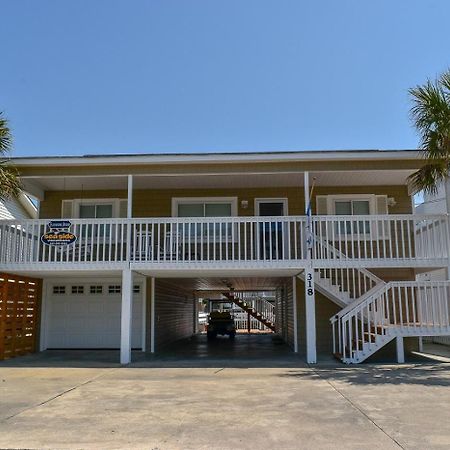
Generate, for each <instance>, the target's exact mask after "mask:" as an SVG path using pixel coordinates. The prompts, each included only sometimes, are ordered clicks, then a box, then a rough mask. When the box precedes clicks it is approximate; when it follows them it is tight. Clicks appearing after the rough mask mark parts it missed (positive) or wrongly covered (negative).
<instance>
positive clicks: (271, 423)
mask: <svg viewBox="0 0 450 450" xmlns="http://www.w3.org/2000/svg"><path fill="white" fill-rule="evenodd" d="M68 353H69V354H70V353H71V352H66V354H68ZM85 353H86V352H85ZM100 353H101V352H97V356H99V355H100ZM91 355H92V354H91ZM105 355H109V356H104V359H103V361H100V362H97V363H94V362H92V361H91V362H89V359H85V360H84V361H79V363H78V364H71V363H70V361H75V360H76V359H75V358H74V357H67V358H66V360H64V358H61V357H59V364H57V359H58V357H57V356H55V355H54V354H53V356H52V354H49V353H44V354H40V355H32V356H30V357H26V358H19V359H17V360H16V361H15V362H14V364H13V361H11V362H9V363H0V448H58V449H60V448H108V449H111V448H150V449H159V450H165V449H255V448H270V449H337V448H338V449H358V450H360V449H390V448H393V449H394V448H397V449H398V448H408V449H439V448H442V449H444V448H445V449H447V448H450V425H449V424H450V401H449V399H450V394H449V392H450V364H447V363H421V364H409V365H403V366H398V365H384V366H383V365H380V366H378V365H377V366H372V365H362V366H358V367H349V366H342V365H338V364H319V365H318V366H315V367H308V366H307V365H305V364H303V363H301V362H300V361H297V363H296V366H295V367H272V368H270V367H266V368H240V367H228V368H224V367H221V366H217V367H203V368H189V367H179V368H171V367H152V366H151V363H150V366H148V364H147V363H146V361H145V360H141V361H137V362H136V363H134V364H132V365H131V366H129V367H119V366H118V365H117V364H115V363H113V362H111V361H114V360H115V358H114V355H111V353H108V352H106V353H105ZM52 358H53V360H52ZM94 359H95V358H94ZM108 359H111V361H108ZM83 365H84V367H83Z"/></svg>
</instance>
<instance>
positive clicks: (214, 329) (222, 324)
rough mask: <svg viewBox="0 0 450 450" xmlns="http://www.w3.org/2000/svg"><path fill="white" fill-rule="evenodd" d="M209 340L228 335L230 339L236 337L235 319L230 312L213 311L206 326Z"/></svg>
mask: <svg viewBox="0 0 450 450" xmlns="http://www.w3.org/2000/svg"><path fill="white" fill-rule="evenodd" d="M206 333H207V336H208V340H211V339H215V338H216V337H217V335H219V334H220V335H221V336H225V335H228V336H229V337H230V339H234V337H235V336H236V326H235V324H234V318H233V316H232V314H231V313H230V312H229V311H212V312H211V313H210V314H209V317H208V324H207V326H206Z"/></svg>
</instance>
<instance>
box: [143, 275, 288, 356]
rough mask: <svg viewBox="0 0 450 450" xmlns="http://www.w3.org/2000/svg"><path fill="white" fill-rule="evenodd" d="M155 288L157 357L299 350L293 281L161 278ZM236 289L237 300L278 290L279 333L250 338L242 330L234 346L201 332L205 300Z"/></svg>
mask: <svg viewBox="0 0 450 450" xmlns="http://www.w3.org/2000/svg"><path fill="white" fill-rule="evenodd" d="M149 285H150V286H151V289H150V292H149V294H150V295H149V297H148V304H147V311H148V323H149V326H148V327H147V349H151V353H154V354H155V356H157V357H158V356H159V357H163V358H166V357H169V358H171V359H176V358H177V357H179V358H182V359H186V358H191V359H195V358H200V359H204V358H212V359H215V358H217V359H226V358H233V359H235V358H258V357H264V358H270V357H276V356H277V355H278V354H287V353H292V352H294V351H295V336H294V329H295V328H296V324H295V315H294V309H295V305H294V301H293V283H292V277H235V276H234V277H225V276H224V277H205V278H200V277H195V278H155V279H152V281H151V282H150V283H149ZM230 290H232V291H233V293H234V295H235V296H239V295H240V296H244V294H245V295H248V294H249V293H256V294H257V293H259V292H272V293H273V296H274V298H275V304H274V309H275V317H276V320H275V328H276V329H275V332H271V331H270V330H269V329H266V332H259V333H257V334H250V335H248V334H246V333H245V332H244V330H241V331H242V332H238V334H237V336H236V339H235V341H233V342H232V341H230V340H229V339H228V337H226V336H225V337H220V336H219V337H218V338H217V339H215V340H214V341H208V340H207V339H206V335H205V334H204V333H203V334H202V333H201V332H200V330H199V328H198V308H199V305H200V304H201V301H202V299H211V298H214V299H220V298H224V297H223V293H228V292H230ZM244 298H245V297H244ZM224 301H228V300H227V299H225V298H224Z"/></svg>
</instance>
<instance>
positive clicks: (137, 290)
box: [133, 284, 141, 294]
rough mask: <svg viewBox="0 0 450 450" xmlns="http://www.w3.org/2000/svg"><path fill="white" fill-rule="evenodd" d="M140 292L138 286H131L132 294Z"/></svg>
mask: <svg viewBox="0 0 450 450" xmlns="http://www.w3.org/2000/svg"><path fill="white" fill-rule="evenodd" d="M139 292H141V287H140V286H139V285H138V284H135V285H134V286H133V294H139Z"/></svg>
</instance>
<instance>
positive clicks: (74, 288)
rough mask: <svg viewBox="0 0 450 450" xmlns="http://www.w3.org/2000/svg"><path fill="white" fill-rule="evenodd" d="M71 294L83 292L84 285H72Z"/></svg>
mask: <svg viewBox="0 0 450 450" xmlns="http://www.w3.org/2000/svg"><path fill="white" fill-rule="evenodd" d="M72 294H84V286H72Z"/></svg>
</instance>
